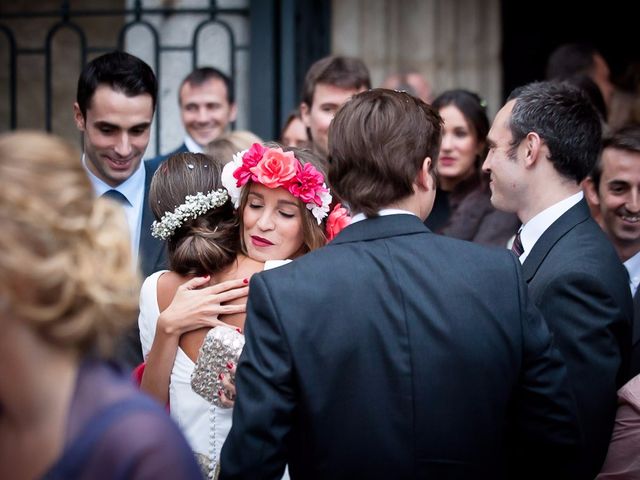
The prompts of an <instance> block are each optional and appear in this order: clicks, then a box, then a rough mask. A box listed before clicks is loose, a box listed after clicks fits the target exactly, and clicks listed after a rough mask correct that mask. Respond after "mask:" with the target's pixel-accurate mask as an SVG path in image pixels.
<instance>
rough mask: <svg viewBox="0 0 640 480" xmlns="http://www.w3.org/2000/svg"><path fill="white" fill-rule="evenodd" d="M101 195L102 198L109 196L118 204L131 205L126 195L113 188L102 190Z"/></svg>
mask: <svg viewBox="0 0 640 480" xmlns="http://www.w3.org/2000/svg"><path fill="white" fill-rule="evenodd" d="M102 196H103V197H104V198H110V199H111V200H113V201H115V202H116V203H118V204H120V205H131V204H130V203H129V200H127V197H125V196H124V195H123V194H122V193H120V192H119V191H118V190H114V189H111V190H107V191H106V192H104V193H103V194H102Z"/></svg>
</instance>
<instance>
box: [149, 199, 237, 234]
mask: <svg viewBox="0 0 640 480" xmlns="http://www.w3.org/2000/svg"><path fill="white" fill-rule="evenodd" d="M228 199H229V194H228V193H227V191H226V190H225V189H223V188H219V189H218V190H215V191H211V192H209V193H207V194H204V193H202V192H198V193H196V194H195V195H187V197H186V198H185V201H184V203H183V204H181V205H178V206H177V207H176V209H175V210H174V211H173V212H165V214H164V215H163V216H162V218H161V219H160V221H159V222H158V221H155V222H153V224H151V235H152V236H153V237H155V238H159V239H161V240H166V239H167V238H169V237H170V236H171V235H173V234H174V233H175V231H176V230H177V229H178V228H180V227H181V226H182V224H183V223H184V222H185V221H186V220H188V219H190V218H197V217H199V216H200V215H204V214H205V213H207V212H208V211H209V210H213V209H214V208H218V207H221V206H222V205H224V204H225V202H226V201H227V200H228Z"/></svg>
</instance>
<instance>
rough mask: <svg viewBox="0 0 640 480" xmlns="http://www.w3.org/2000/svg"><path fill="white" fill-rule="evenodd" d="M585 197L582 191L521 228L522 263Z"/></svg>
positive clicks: (541, 213)
mask: <svg viewBox="0 0 640 480" xmlns="http://www.w3.org/2000/svg"><path fill="white" fill-rule="evenodd" d="M583 196H584V195H583V193H582V191H580V192H578V193H575V194H573V195H571V196H570V197H567V198H565V199H564V200H561V201H559V202H558V203H555V204H553V205H551V206H550V207H549V208H546V209H545V210H543V211H541V212H540V213H538V214H537V215H536V216H535V217H533V218H532V219H531V220H529V221H528V222H527V223H525V224H524V225H523V226H522V227H521V229H520V241H521V242H522V248H523V249H524V253H523V254H522V255H520V263H524V261H525V260H526V258H527V257H528V256H529V252H531V249H532V248H533V247H534V245H535V244H536V242H537V241H538V240H539V239H540V237H541V236H542V234H543V233H544V232H545V231H546V230H547V229H548V228H549V227H550V226H551V224H553V222H555V221H556V220H557V219H558V218H560V217H561V216H562V215H563V214H564V213H565V212H566V211H567V210H569V209H570V208H571V207H573V206H574V205H575V204H577V203H578V202H579V201H580V200H582V197H583Z"/></svg>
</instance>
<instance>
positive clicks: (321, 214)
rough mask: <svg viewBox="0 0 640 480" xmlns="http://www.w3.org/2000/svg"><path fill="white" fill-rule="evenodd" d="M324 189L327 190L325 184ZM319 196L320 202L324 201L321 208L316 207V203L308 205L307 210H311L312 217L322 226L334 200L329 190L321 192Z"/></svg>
mask: <svg viewBox="0 0 640 480" xmlns="http://www.w3.org/2000/svg"><path fill="white" fill-rule="evenodd" d="M322 187H323V188H325V189H326V188H327V186H326V185H325V184H324V183H323V184H322ZM319 195H320V200H321V201H322V205H321V206H318V205H316V204H315V203H314V202H309V203H307V208H308V209H309V210H311V215H313V216H314V217H315V219H316V220H317V221H318V225H320V224H321V223H322V219H323V218H325V217H326V216H327V215H328V214H329V206H330V205H331V200H332V199H333V197H331V194H330V193H329V190H328V189H326V190H325V191H323V192H320V194H319Z"/></svg>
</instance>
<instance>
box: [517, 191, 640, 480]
mask: <svg viewBox="0 0 640 480" xmlns="http://www.w3.org/2000/svg"><path fill="white" fill-rule="evenodd" d="M523 272H524V278H525V280H526V281H527V282H528V284H529V293H530V295H531V299H532V300H533V301H534V302H535V304H536V305H537V306H538V308H539V309H540V311H541V312H542V314H543V316H544V318H545V319H546V320H547V323H548V324H549V327H550V329H551V331H552V332H553V334H554V337H555V340H556V344H557V345H558V348H559V349H560V352H561V353H562V355H563V356H564V358H565V360H566V362H567V368H568V370H569V382H570V384H571V386H572V389H573V393H574V395H575V399H576V403H577V406H578V413H579V420H580V425H581V429H582V432H583V435H584V440H585V447H586V449H585V457H584V462H583V464H584V467H585V468H584V471H583V472H582V474H581V476H579V477H575V478H585V479H587V478H589V479H592V478H594V477H595V476H596V474H597V473H598V472H599V471H600V468H601V466H602V463H603V462H604V459H605V455H606V453H607V448H608V445H609V439H610V437H611V431H612V429H613V422H614V418H615V413H616V398H617V397H616V392H617V390H618V388H619V387H621V386H622V385H623V384H624V383H625V382H626V380H627V379H628V378H629V360H630V347H631V325H632V319H633V306H632V302H631V294H630V292H629V282H628V276H627V272H626V269H625V268H624V266H623V265H622V263H621V262H620V260H619V258H618V256H617V255H616V252H615V250H614V249H613V246H612V245H611V243H610V242H609V240H608V239H607V238H606V236H605V235H604V233H603V232H602V230H601V229H600V227H599V226H598V224H597V223H596V222H595V221H594V220H593V219H592V218H591V215H590V214H589V208H588V206H587V204H586V202H585V201H584V200H582V201H580V202H579V203H578V204H576V205H575V206H574V207H572V208H571V209H569V210H568V211H567V212H566V213H565V214H564V215H562V216H561V217H560V218H559V219H558V220H557V221H556V222H555V223H553V224H552V225H551V226H550V227H549V228H548V229H547V230H546V231H545V232H544V234H543V235H542V236H541V237H540V239H539V240H538V241H537V242H536V244H535V245H534V247H533V249H532V250H531V252H530V253H529V255H528V256H527V258H526V260H525V262H524V264H523Z"/></svg>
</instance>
